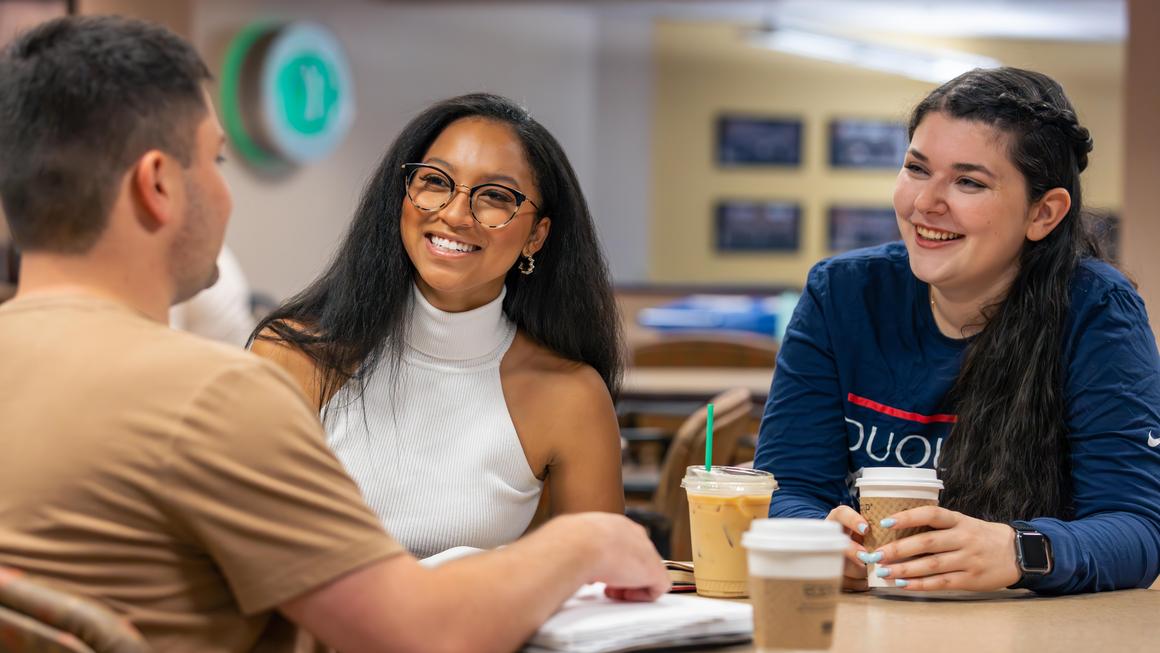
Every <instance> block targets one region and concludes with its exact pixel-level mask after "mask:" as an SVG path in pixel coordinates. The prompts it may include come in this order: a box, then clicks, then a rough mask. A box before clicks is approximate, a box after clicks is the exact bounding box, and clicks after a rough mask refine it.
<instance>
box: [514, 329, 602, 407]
mask: <svg viewBox="0 0 1160 653" xmlns="http://www.w3.org/2000/svg"><path fill="white" fill-rule="evenodd" d="M508 353H509V356H507V357H505V359H504V367H506V368H507V369H506V370H503V371H504V374H505V376H508V377H510V378H511V380H512V381H513V382H514V385H516V386H518V387H520V388H521V390H523V391H525V392H528V393H530V394H532V395H534V396H535V397H536V398H537V400H538V402H551V403H548V404H547V405H552V406H554V411H553V412H559V411H561V410H564V411H568V409H570V408H574V409H580V410H584V409H591V408H592V406H593V404H594V403H596V404H598V405H610V404H611V401H612V398H611V395H610V394H609V392H608V387H607V386H606V385H605V384H604V379H602V378H601V377H600V374H599V373H598V372H597V371H596V370H595V369H594V368H593V367H592V366H591V365H588V364H586V363H581V362H578V361H574V360H570V359H568V358H565V357H563V356H561V355H560V354H558V353H556V352H554V351H552V350H551V349H548V348H547V347H545V346H543V345H541V344H540V343H538V342H536V341H534V340H533V339H532V338H530V337H529V336H528V335H527V334H525V333H524V332H523V331H520V332H518V333H517V334H516V339H515V340H514V341H513V342H512V347H511V349H509V352H508ZM569 412H570V411H569Z"/></svg>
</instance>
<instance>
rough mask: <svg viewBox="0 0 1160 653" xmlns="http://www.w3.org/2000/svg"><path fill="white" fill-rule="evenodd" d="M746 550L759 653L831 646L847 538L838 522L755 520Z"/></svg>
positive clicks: (754, 631)
mask: <svg viewBox="0 0 1160 653" xmlns="http://www.w3.org/2000/svg"><path fill="white" fill-rule="evenodd" d="M741 543H742V545H743V546H744V547H745V549H746V550H747V551H748V563H749V597H750V603H752V604H753V642H754V645H755V648H756V649H757V651H758V652H759V653H766V652H773V651H812V650H821V649H827V648H830V642H831V640H832V638H833V633H834V619H835V616H836V613H837V608H838V595H839V593H840V592H841V588H842V568H843V565H844V564H845V563H844V560H845V551H846V548H847V547H848V546H849V545H850V538H848V537H846V535H845V534H844V533H843V532H842V527H841V526H840V525H839V524H838V523H837V522H832V521H822V520H820V519H758V520H755V521H754V522H753V524H752V526H750V527H749V532H747V533H745V535H744V536H742V538H741Z"/></svg>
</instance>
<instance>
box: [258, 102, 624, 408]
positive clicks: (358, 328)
mask: <svg viewBox="0 0 1160 653" xmlns="http://www.w3.org/2000/svg"><path fill="white" fill-rule="evenodd" d="M469 117H481V118H486V119H488V120H495V121H499V122H502V123H504V124H506V125H509V126H510V127H511V129H512V131H513V132H515V134H516V136H517V137H518V138H519V140H520V142H521V143H522V144H523V147H524V153H525V155H526V156H527V159H528V163H529V164H530V165H531V168H532V170H533V172H534V174H535V183H536V186H537V188H538V189H539V193H540V197H541V198H542V200H543V205H542V206H541V207H540V209H539V213H538V214H537V216H536V219H537V220H538V219H539V218H540V217H543V216H548V217H550V218H551V220H552V230H551V233H550V234H549V236H548V238H547V240H546V241H545V242H544V246H543V247H542V248H541V249H540V251H539V252H538V253H537V254H536V267H535V272H534V273H532V274H530V275H524V274H520V273H519V271H518V270H517V269H516V266H513V267H512V269H511V270H509V271H508V274H507V278H506V280H505V285H506V287H507V295H506V297H505V298H504V302H503V310H504V313H505V314H506V315H507V316H508V318H510V319H511V320H512V321H513V322H514V323H515V324H516V325H517V326H518V327H519V328H520V329H522V330H523V331H524V332H525V333H526V334H527V335H528V336H530V337H531V338H532V339H533V340H535V341H536V342H538V343H540V344H542V345H544V346H545V347H547V348H548V349H550V350H552V351H554V352H556V353H557V354H559V355H560V356H562V357H564V358H567V359H570V360H574V361H578V362H582V363H586V364H588V365H591V366H592V367H593V368H594V369H595V370H596V371H597V372H598V373H599V374H600V377H601V378H602V379H603V380H604V383H605V385H606V386H607V387H608V389H609V392H611V393H612V394H613V396H615V395H616V393H617V390H618V388H619V384H620V375H621V373H622V366H623V363H622V361H623V349H622V346H621V334H620V322H619V318H618V317H617V310H616V302H615V300H614V299H613V295H612V283H611V281H610V279H609V274H608V267H607V265H606V264H605V261H604V258H603V256H602V254H601V252H600V245H599V243H598V241H597V238H596V229H595V226H594V225H593V221H592V216H591V214H590V213H589V211H588V205H587V203H586V202H585V200H584V195H583V193H582V192H581V190H580V183H579V181H578V180H577V178H576V174H575V172H573V170H572V166H571V165H570V164H569V163H568V158H567V156H566V155H565V154H564V150H563V148H562V147H560V144H559V143H558V142H557V141H556V139H555V138H554V137H553V136H552V135H551V134H550V133H549V132H548V130H547V129H545V128H544V127H543V126H542V125H541V124H540V123H539V122H537V121H536V120H535V119H534V118H532V117H531V115H530V114H528V112H527V111H526V110H524V109H523V108H521V107H520V106H518V105H517V104H515V103H514V102H512V101H511V100H508V99H507V98H503V97H500V96H497V95H490V94H485V93H475V94H471V95H463V96H460V97H455V98H451V99H449V100H445V101H442V102H439V103H437V104H435V105H433V106H431V107H429V108H428V109H426V110H425V111H423V112H422V113H420V114H419V115H418V116H416V117H415V118H414V119H413V120H412V121H411V122H410V123H409V124H408V125H407V126H406V127H404V128H403V131H402V133H400V134H399V136H398V138H397V139H396V140H395V142H394V143H392V144H391V146H390V147H389V148H388V149H387V152H386V154H384V155H383V158H382V161H381V162H380V163H379V167H378V169H377V170H376V171H375V173H374V174H373V176H372V177H371V179H370V181H369V182H368V183H367V186H366V190H365V191H364V193H363V196H362V201H361V202H360V204H359V207H358V209H357V210H356V211H355V215H354V220H353V221H352V222H351V225H350V230H349V231H348V232H347V235H346V238H345V240H344V241H343V244H342V246H341V247H340V248H339V250H338V253H337V254H336V255H335V257H334V260H333V261H332V262H331V263H330V266H329V268H328V269H327V270H326V271H325V272H324V273H323V274H322V276H321V277H319V278H318V279H317V280H315V281H314V282H313V283H311V284H310V285H309V286H308V287H307V288H306V289H305V290H303V291H302V292H300V293H298V294H297V295H296V296H294V297H292V298H291V299H290V300H288V301H287V302H286V303H284V304H283V305H281V306H279V307H278V308H277V309H276V310H274V311H273V312H272V313H271V314H270V315H268V316H267V317H266V318H265V319H263V320H262V322H261V323H260V324H259V325H258V327H257V329H255V331H254V335H251V337H250V338H251V340H253V338H255V337H262V338H268V337H269V336H268V335H262V336H258V334H259V333H261V332H262V331H263V330H264V329H269V330H270V331H271V332H273V334H274V336H275V337H276V338H278V339H281V340H282V341H284V342H286V343H288V344H289V345H290V346H291V347H294V348H296V349H298V350H300V351H302V352H303V353H305V354H306V355H307V356H309V357H310V358H311V359H312V360H313V361H314V363H315V365H316V366H317V367H318V369H319V370H320V372H321V375H320V377H321V378H320V379H319V381H320V383H319V397H317V399H318V400H319V401H320V402H321V401H322V400H323V399H325V398H326V397H329V396H331V395H332V394H333V393H334V391H335V390H337V389H338V388H339V387H342V386H343V385H345V384H347V383H349V382H354V383H355V384H356V387H355V389H356V390H357V396H359V397H361V396H362V393H363V390H364V389H365V386H364V385H363V382H364V381H365V378H366V374H367V373H368V372H369V371H371V370H373V369H375V367H376V366H377V365H378V363H379V362H380V361H385V362H387V363H388V364H389V365H390V366H391V369H392V370H394V371H397V370H398V366H399V361H400V356H401V355H402V351H403V337H404V334H405V331H406V327H407V323H408V320H409V316H410V314H411V310H412V301H413V296H412V287H413V285H414V283H415V266H414V264H413V263H412V262H411V259H410V257H408V256H407V252H406V250H405V249H404V248H403V241H402V237H401V235H400V225H399V220H400V216H401V214H402V206H403V199H404V196H405V192H406V190H405V188H404V179H403V173H402V172H401V170H400V168H401V166H402V165H403V164H404V163H409V162H414V161H420V160H422V158H423V156H424V154H425V153H426V151H427V149H428V148H429V147H430V146H431V143H432V142H434V140H435V139H436V138H437V137H438V136H439V134H440V133H442V132H443V130H444V129H446V128H447V126H448V125H450V124H451V123H453V122H455V121H456V120H460V119H462V118H469Z"/></svg>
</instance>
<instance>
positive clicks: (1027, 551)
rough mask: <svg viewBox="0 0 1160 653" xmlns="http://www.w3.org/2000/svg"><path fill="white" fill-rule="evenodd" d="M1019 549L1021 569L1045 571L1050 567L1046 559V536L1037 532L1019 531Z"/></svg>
mask: <svg viewBox="0 0 1160 653" xmlns="http://www.w3.org/2000/svg"><path fill="white" fill-rule="evenodd" d="M1019 550H1020V551H1021V552H1022V554H1023V570H1024V571H1029V572H1039V573H1046V572H1047V571H1048V569H1049V568H1050V565H1049V563H1048V560H1047V538H1046V537H1044V536H1043V535H1041V534H1039V533H1020V534H1019Z"/></svg>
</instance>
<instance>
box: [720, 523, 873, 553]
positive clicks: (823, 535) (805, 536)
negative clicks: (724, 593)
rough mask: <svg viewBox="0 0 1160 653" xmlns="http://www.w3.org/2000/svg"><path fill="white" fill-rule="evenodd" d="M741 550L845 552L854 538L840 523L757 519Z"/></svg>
mask: <svg viewBox="0 0 1160 653" xmlns="http://www.w3.org/2000/svg"><path fill="white" fill-rule="evenodd" d="M741 546H744V547H745V548H747V549H758V550H762V551H787V552H789V551H800V552H806V553H819V552H824V551H845V550H846V547H848V546H850V538H849V537H847V536H846V534H845V533H843V532H842V527H841V525H840V524H838V522H833V521H825V520H822V519H755V520H753V523H751V524H750V525H749V530H748V531H746V532H745V533H743V534H742V535H741Z"/></svg>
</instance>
